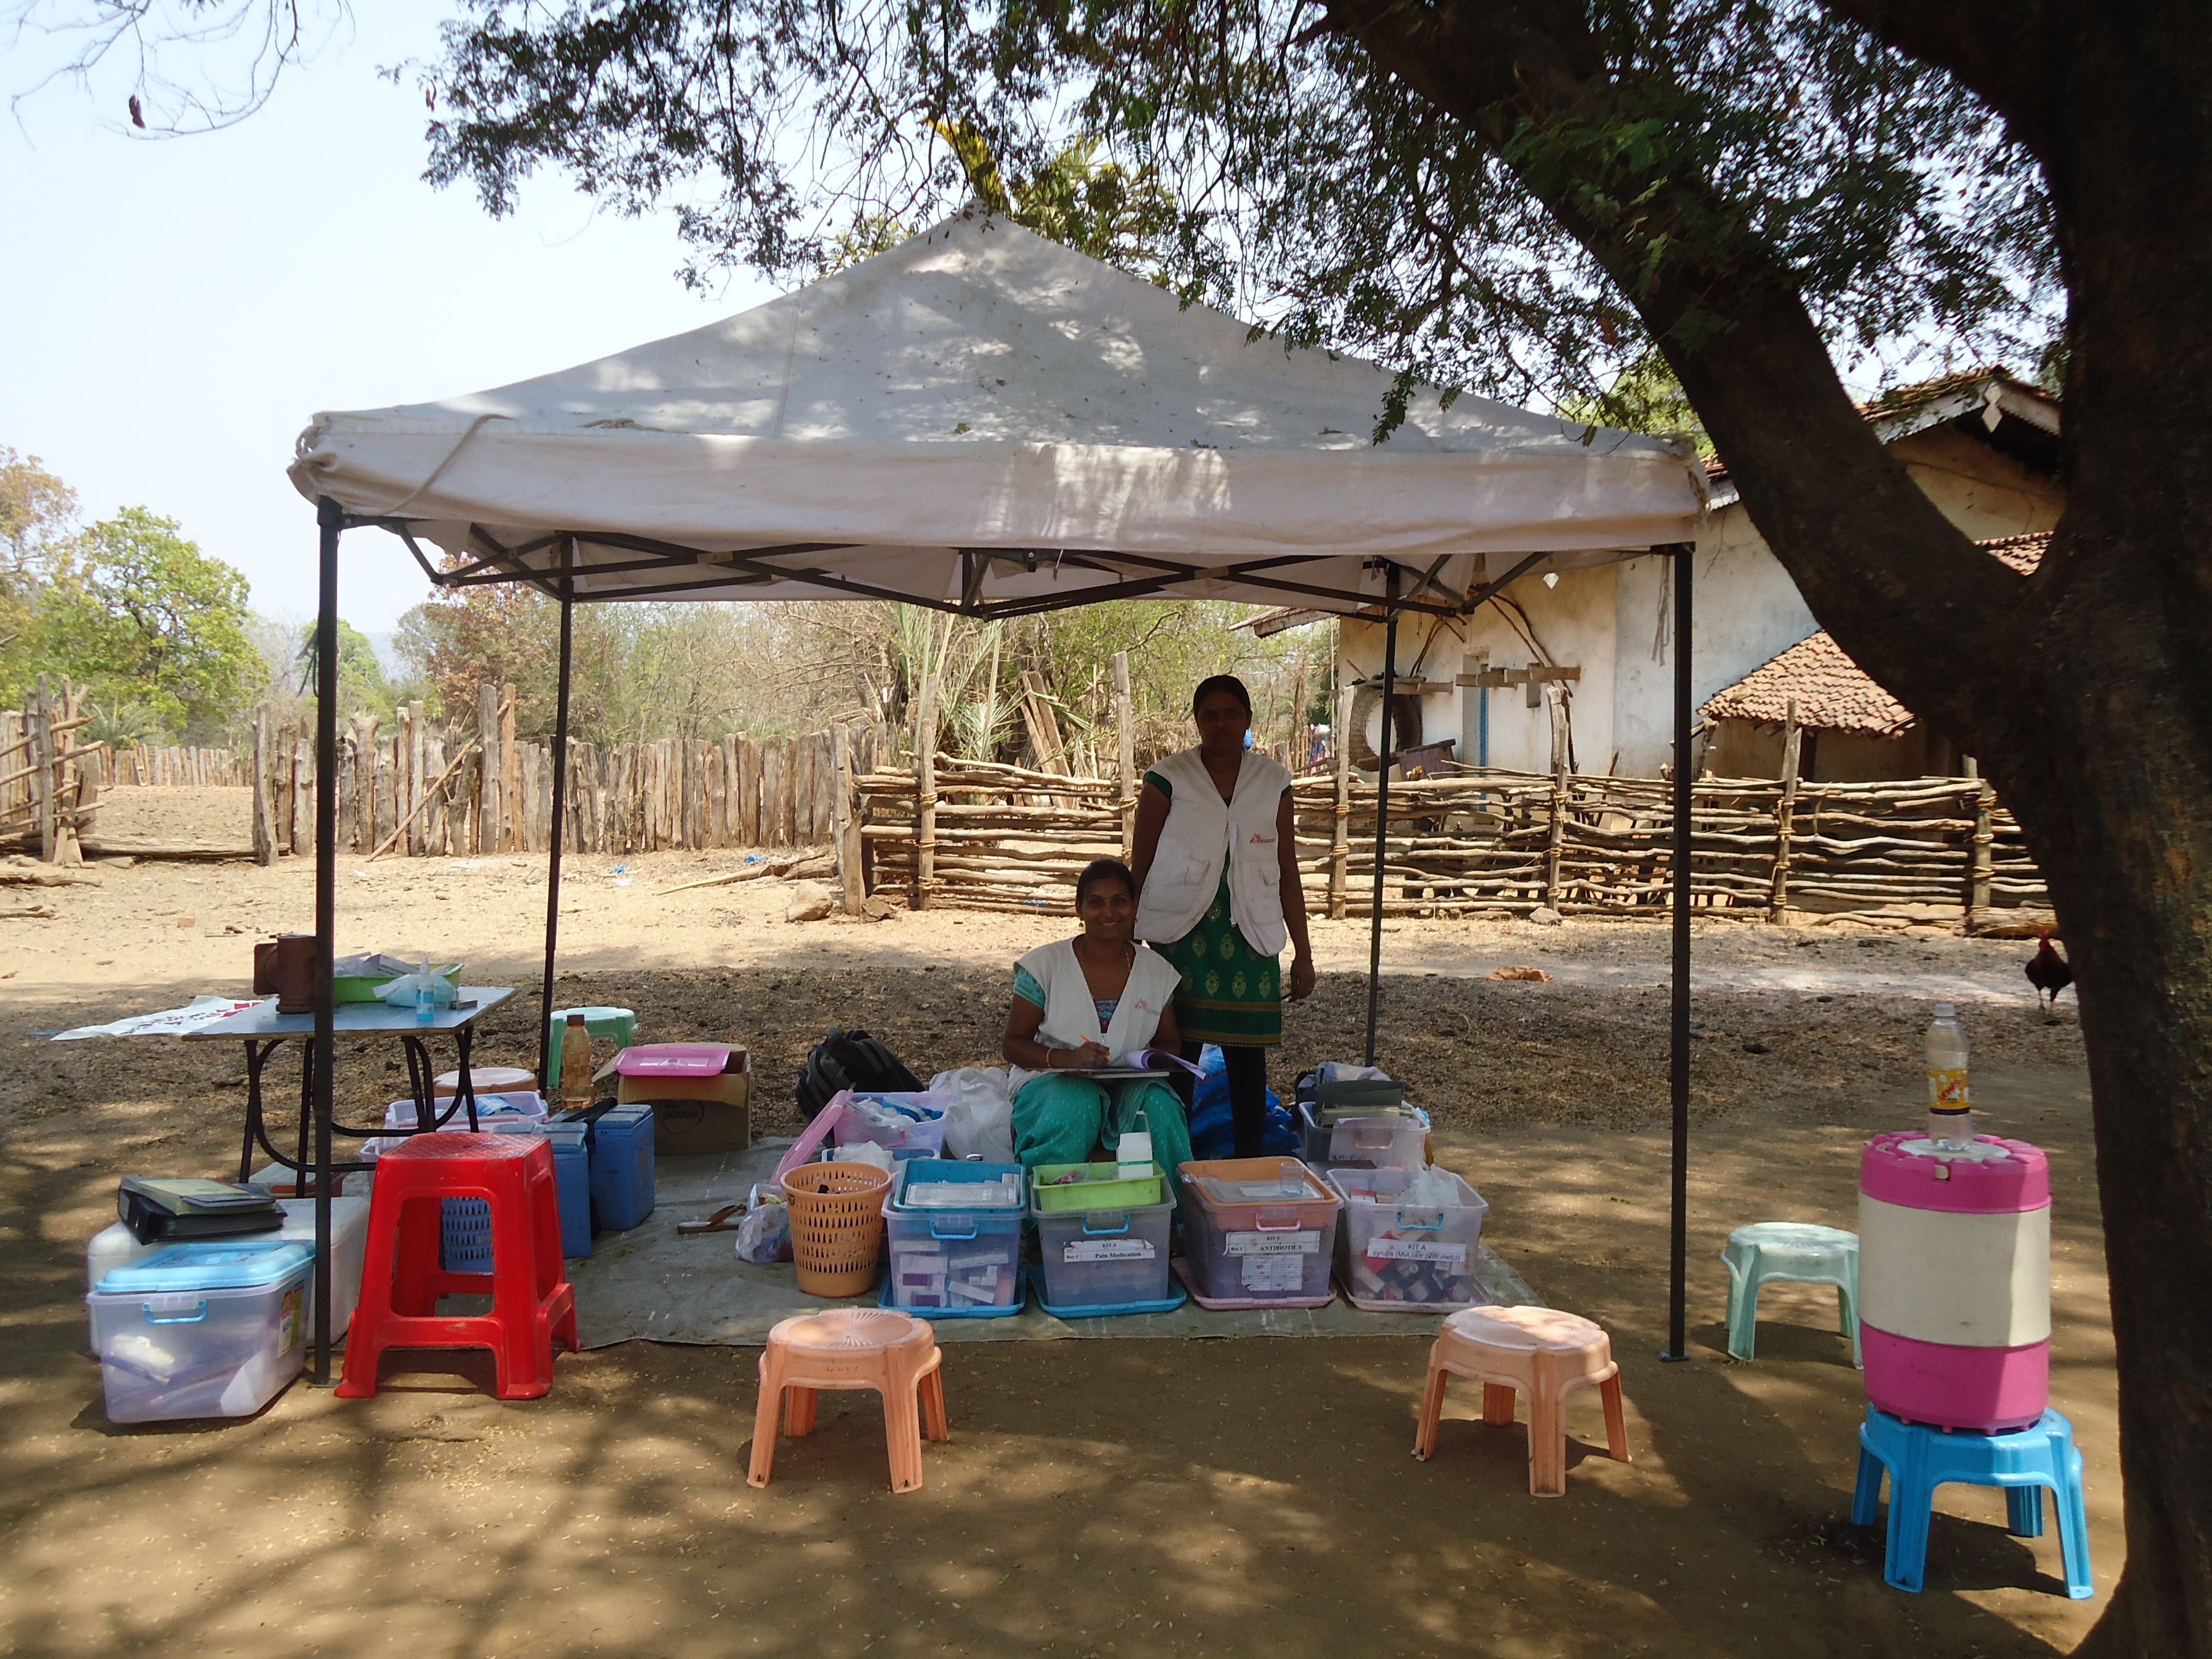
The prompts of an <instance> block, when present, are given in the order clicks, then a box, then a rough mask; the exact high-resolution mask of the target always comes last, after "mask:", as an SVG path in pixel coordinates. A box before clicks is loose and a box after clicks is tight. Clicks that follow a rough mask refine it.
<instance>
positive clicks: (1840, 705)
mask: <svg viewBox="0 0 2212 1659" xmlns="http://www.w3.org/2000/svg"><path fill="white" fill-rule="evenodd" d="M1975 545H1976V546H1978V547H1979V548H1981V549H1982V550H1984V552H1986V553H1988V554H1990V556H1992V557H1994V558H1996V559H1997V560H1999V561H2001V562H2002V563H2004V564H2005V565H2007V566H2008V567H2009V568H2011V569H2014V570H2015V571H2018V572H2019V573H2020V574H2021V575H2023V576H2029V575H2033V574H2035V569H2036V567H2037V566H2038V565H2039V564H2041V563H2042V562H2043V551H2044V550H2045V548H2047V547H2048V546H2050V545H2051V535H2050V532H2048V531H2045V532H2041V533H2039V534H2037V535H2033V536H2006V537H2002V538H1998V539H1997V540H1995V541H1986V542H1978V543H1976V544H1975ZM1792 697H1795V698H1796V699H1797V723H1798V724H1799V725H1800V726H1814V727H1816V728H1818V729H1820V730H1822V731H1828V732H1865V733H1867V734H1869V735H1870V736H1873V737H1878V738H1895V737H1901V736H1903V735H1904V734H1905V732H1906V731H1907V730H1909V729H1910V728H1911V726H1912V724H1913V722H1914V720H1915V719H1916V718H1917V717H1916V716H1915V715H1914V714H1913V712H1912V711H1911V709H1909V708H1906V707H1905V705H1904V704H1903V703H1901V702H1898V700H1897V699H1896V698H1895V697H1893V696H1890V695H1889V693H1888V692H1887V691H1885V690H1882V689H1881V686H1879V685H1877V684H1875V682H1874V679H1873V678H1872V677H1871V676H1870V675H1869V674H1868V672H1867V671H1866V670H1865V669H1863V668H1862V667H1860V666H1859V665H1858V664H1857V663H1856V662H1854V661H1853V660H1852V659H1850V657H1848V656H1846V655H1845V654H1844V648H1843V647H1841V646H1840V645H1838V644H1837V643H1836V642H1835V641H1834V640H1832V639H1831V638H1830V637H1829V636H1828V632H1827V630H1826V629H1821V630H1820V632H1819V633H1817V634H1814V635H1811V636H1810V637H1809V638H1807V639H1802V640H1800V641H1797V643H1796V644H1795V645H1793V646H1791V647H1790V648H1789V649H1788V650H1787V651H1784V652H1783V653H1780V654H1779V655H1778V656H1774V657H1771V658H1769V659H1767V660H1766V661H1765V662H1764V663H1761V664H1760V665H1759V666H1758V667H1756V668H1754V669H1753V670H1752V671H1751V672H1749V673H1748V674H1746V675H1745V676H1744V677H1743V678H1741V679H1740V680H1738V681H1737V682H1736V683H1735V684H1733V685H1730V686H1725V687H1723V689H1722V690H1718V691H1716V692H1715V693H1713V695H1712V696H1711V698H1710V699H1708V700H1707V702H1706V703H1705V708H1704V710H1703V716H1704V718H1705V719H1706V720H1757V721H1759V722H1760V723H1762V724H1764V725H1768V726H1779V725H1781V724H1782V723H1783V722H1784V721H1785V720H1788V719H1789V718H1790V698H1792Z"/></svg>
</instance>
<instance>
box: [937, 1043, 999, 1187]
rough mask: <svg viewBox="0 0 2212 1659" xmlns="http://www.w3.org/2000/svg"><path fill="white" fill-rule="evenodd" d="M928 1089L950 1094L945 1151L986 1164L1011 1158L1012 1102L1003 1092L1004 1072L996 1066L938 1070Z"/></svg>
mask: <svg viewBox="0 0 2212 1659" xmlns="http://www.w3.org/2000/svg"><path fill="white" fill-rule="evenodd" d="M929 1088H930V1092H931V1093H933V1094H943V1095H947V1096H950V1097H951V1103H950V1104H949V1105H947V1106H946V1107H945V1157H947V1158H981V1159H982V1160H983V1161H984V1162H985V1163H987V1164H1012V1162H1013V1161H1014V1106H1013V1102H1012V1100H1011V1099H1010V1098H1009V1097H1008V1096H1007V1093H1006V1072H1005V1071H1004V1070H1003V1069H1002V1068H1000V1067H999V1066H962V1067H960V1069H959V1070H957V1071H955V1072H939V1073H938V1074H937V1075H936V1076H935V1077H933V1078H932V1079H930V1080H929Z"/></svg>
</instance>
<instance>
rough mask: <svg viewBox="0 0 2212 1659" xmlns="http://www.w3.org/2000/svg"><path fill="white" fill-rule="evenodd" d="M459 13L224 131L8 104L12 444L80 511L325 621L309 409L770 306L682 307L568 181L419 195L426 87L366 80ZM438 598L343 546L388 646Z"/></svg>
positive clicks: (423, 45)
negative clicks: (145, 533)
mask: <svg viewBox="0 0 2212 1659" xmlns="http://www.w3.org/2000/svg"><path fill="white" fill-rule="evenodd" d="M446 11H447V8H446V7H444V6H443V5H441V4H439V3H436V0H378V3H376V4H374V5H368V6H362V7H359V8H357V13H356V21H355V23H354V25H353V26H352V27H351V28H350V29H349V30H348V31H347V32H346V33H344V34H343V35H342V36H341V37H340V38H338V39H337V40H335V41H333V42H332V43H331V45H330V46H327V47H326V48H325V49H324V50H323V51H322V52H319V55H318V56H317V57H316V58H315V59H314V60H313V62H312V63H311V64H308V65H307V67H305V68H304V69H301V70H293V71H290V72H289V74H288V76H287V77H286V78H285V79H284V81H283V82H282V83H281V84H280V86H279V88H278V90H277V94H276V98H275V100H274V101H273V102H272V103H271V104H270V106H269V107H268V108H266V109H264V111H262V112H260V113H259V114H258V115H256V116H254V117H252V118H251V119H249V120H247V121H246V122H245V123H243V124H242V125H239V126H237V127H235V128H233V129H231V130H229V131H224V132H218V133H214V134H210V135H207V136H204V137H190V138H179V139H167V140H162V141H159V142H154V141H149V140H147V139H144V138H143V137H139V138H133V137H128V136H125V134H124V133H121V132H118V131H114V130H113V128H112V125H110V124H111V123H112V122H113V121H114V119H115V118H118V117H120V116H121V115H122V114H123V108H122V102H123V94H124V93H125V91H127V88H125V87H123V86H121V85H120V84H119V83H118V85H117V86H116V87H115V88H112V89H111V88H95V89H94V92H93V93H92V94H85V93H82V92H80V91H78V90H77V89H76V88H73V87H70V86H66V85H56V86H53V87H50V88H47V89H46V90H45V91H43V92H40V93H39V94H36V95H35V96H34V97H33V98H31V99H29V100H27V101H25V102H23V103H21V105H19V106H17V108H16V110H15V118H14V119H13V120H12V121H10V120H8V119H7V118H6V115H5V112H4V110H0V246H4V247H5V250H6V251H5V252H4V254H0V315H4V316H5V318H6V319H7V326H6V331H5V332H6V336H7V343H6V346H5V347H4V349H0V445H7V446H9V447H13V448H15V449H16V450H19V451H21V452H23V453H29V454H35V455H37V456H39V457H40V458H41V459H43V460H44V461H45V463H46V466H47V467H48V469H49V470H51V471H53V472H56V473H58V475H59V476H60V477H62V478H63V479H64V480H65V481H66V482H68V483H70V484H71V485H73V486H74V487H75V488H76V490H77V492H78V494H79V495H80V496H81V497H82V505H83V508H84V511H85V513H86V514H87V515H88V517H90V518H100V517H104V516H106V514H108V513H112V512H114V511H115V509H116V508H117V507H123V506H144V507H150V508H152V509H153V510H154V511H155V512H157V513H164V514H166V515H167V516H168V517H171V518H173V519H176V520H180V521H181V522H182V524H183V526H184V530H185V534H186V535H188V536H190V537H191V538H193V539H194V540H196V541H197V542H198V544H200V546H201V548H202V549H203V550H205V551H207V552H209V553H211V554H214V555H215V556H217V557H220V558H222V559H225V560H228V562H230V563H232V564H234V565H235V566H237V567H238V568H240V570H243V571H244V572H245V573H246V576H247V577H248V579H249V580H251V581H252V584H253V605H254V607H255V609H257V610H258V611H262V612H263V613H264V614H265V615H269V616H275V617H307V616H310V615H312V614H313V611H314V606H315V566H314V548H315V528H314V513H313V508H312V507H309V505H308V504H307V501H304V500H302V499H301V497H300V496H299V495H297V494H296V493H295V491H294V490H293V489H292V486H291V484H290V483H289V482H288V481H287V480H286V478H285V477H284V467H285V465H286V463H287V462H288V461H289V459H291V453H292V441H293V439H294V438H295V436H296V435H297V434H298V433H299V431H300V428H301V427H303V426H305V425H306V424H307V419H308V417H309V416H312V415H313V413H314V412H315V411H316V410H322V409H363V408H377V407H380V406H382V405H385V404H398V403H414V402H419V401H422V400H424V399H427V398H436V397H442V396H446V395H448V394H451V393H454V392H469V391H474V390H477V389H478V388H481V387H485V386H498V385H501V384H504V383H505V382H507V381H509V380H520V379H522V378H524V377H525V376H527V375H531V374H540V373H543V372H545V371H548V370H550V369H554V368H563V367H566V366H568V365H569V364H571V363H575V362H584V361H587V360H589V359H591V358H593V357H597V356H604V355H605V354H606V353H608V352H611V351H616V350H619V349H622V348H623V347H625V346H629V345H635V344H636V343H640V342H642V341H646V340H652V339H657V338H659V337H662V336H664V335H668V334H673V333H678V332H680V331H683V330H685V329H690V328H696V327H698V326H700V325H702V324H704V323H707V322H709V321H711V320H713V319H714V318H716V317H718V316H722V315H725V314H727V313H731V312H735V311H740V310H743V309H744V308H746V307H749V306H751V305H755V304H757V303H758V302H759V301H762V300H763V299H766V298H768V297H769V295H770V292H771V291H770V290H769V289H767V288H766V287H765V286H764V285H754V284H750V283H745V282H739V283H735V284H733V285H732V287H731V288H730V289H728V290H727V291H726V292H725V293H724V294H722V295H720V296H719V297H718V298H716V299H714V300H712V301H702V300H699V299H697V298H696V297H694V296H693V295H691V294H690V292H689V291H688V290H686V289H684V288H683V287H682V285H681V284H679V283H678V282H677V281H676V279H675V276H674V274H673V273H674V271H675V270H676V268H677V266H678V264H679V263H680V262H681V260H682V258H683V251H682V248H681V246H680V245H679V244H678V240H677V238H676V234H675V232H674V229H673V227H672V225H671V224H670V223H669V222H666V221H665V220H647V221H628V220H623V219H620V218H617V217H614V216H595V215H594V214H593V212H592V207H591V204H589V203H588V202H586V200H584V199H583V198H582V197H578V196H576V195H574V194H573V193H571V192H570V191H568V190H567V188H566V187H565V186H564V185H561V184H559V183H558V182H557V181H554V180H550V179H548V180H544V181H541V182H540V183H539V184H538V185H535V186H533V188H532V192H531V194H530V195H529V196H528V197H526V200H525V203H524V204H523V208H522V210H521V211H520V212H519V213H518V214H517V215H515V216H513V217H512V218H508V219H505V220H497V221H495V220H493V219H490V218H489V217H488V216H486V215H485V214H484V212H483V210H482V209H481V208H480V207H479V206H478V205H477V201H476V198H475V196H474V195H473V193H472V192H471V191H468V190H467V189H466V188H465V187H462V188H456V189H453V190H449V191H442V192H441V191H434V190H432V189H431V188H430V187H429V186H428V185H426V184H423V183H422V180H421V178H420V175H421V173H422V164H423V159H424V146H423V138H422V127H423V121H424V113H425V112H424V110H423V106H422V94H420V93H419V92H418V91H416V89H415V88H414V87H413V86H412V85H411V84H410V83H406V82H403V83H402V84H400V85H398V86H393V85H392V84H390V83H388V82H385V81H383V80H380V78H378V76H377V75H376V72H375V71H376V69H377V67H378V66H379V65H380V64H392V63H395V62H398V61H400V60H402V59H404V58H410V57H424V56H428V54H429V53H430V52H432V51H433V50H434V49H435V43H436V36H435V27H436V23H437V21H438V19H439V18H440V16H441V15H445V14H446ZM39 49H40V43H38V42H36V41H35V40H33V41H30V42H27V43H25V44H24V45H23V46H19V48H18V50H17V51H16V52H14V53H12V54H9V55H8V56H6V57H0V92H10V93H12V92H15V91H19V90H21V88H22V87H23V86H25V85H26V84H27V83H28V82H30V81H31V80H33V79H34V78H35V73H34V71H35V67H36V66H35V62H34V54H35V53H36V52H37V51H38V50H39ZM110 104H112V105H113V106H114V107H112V108H110V107H108V106H109V105H110ZM427 593H428V583H427V582H425V581H424V580H423V579H422V574H421V573H420V572H419V571H418V570H416V568H415V565H414V562H413V561H412V560H410V558H409V557H408V556H407V554H406V551H405V550H404V549H403V548H402V547H401V546H400V545H399V544H398V542H397V541H396V540H394V539H393V538H391V537H389V536H386V535H384V534H382V533H381V532H375V531H359V532H354V533H352V534H350V535H349V536H348V537H347V538H345V544H344V563H343V574H342V579H341V608H342V610H343V613H344V616H345V617H346V620H347V621H349V622H350V623H353V624H354V625H355V626H356V627H358V628H361V629H363V630H365V631H368V632H370V633H378V634H380V633H383V632H385V631H386V630H388V629H390V628H391V627H392V624H393V623H394V622H395V621H397V620H398V617H399V615H400V613H401V612H403V611H405V610H406V609H407V608H408V607H409V606H410V605H415V604H416V603H418V602H419V601H420V600H421V599H423V598H424V597H425V596H426V595H427Z"/></svg>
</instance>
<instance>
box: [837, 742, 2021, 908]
mask: <svg viewBox="0 0 2212 1659" xmlns="http://www.w3.org/2000/svg"><path fill="white" fill-rule="evenodd" d="M932 782H933V793H934V796H935V800H934V803H933V805H928V807H927V811H925V810H924V795H925V791H924V787H923V781H922V779H921V777H920V776H919V775H918V774H917V773H916V772H915V771H910V770H904V769H898V770H890V769H886V770H882V771H878V772H873V773H863V774H861V775H858V776H856V777H855V779H854V788H855V791H856V793H857V795H858V798H859V800H860V804H861V809H862V810H861V811H860V814H859V821H858V825H857V828H858V831H859V839H860V857H861V869H862V878H863V883H864V885H865V889H866V891H868V892H877V891H883V892H886V893H904V894H906V895H908V896H909V897H910V899H911V902H914V903H915V905H916V906H917V907H918V908H921V907H927V906H928V905H933V904H945V905H957V906H960V907H963V908H984V909H1001V910H1034V909H1036V908H1041V907H1045V908H1054V909H1058V910H1066V909H1068V908H1071V907H1072V905H1073V899H1074V883H1075V878H1076V876H1077V874H1078V873H1079V872H1080V871H1081V870H1082V868H1083V866H1084V865H1085V863H1086V862H1088V861H1089V860H1091V859H1094V858H1103V857H1121V856H1124V855H1125V854H1126V852H1127V846H1128V836H1129V832H1130V825H1131V823H1132V821H1133V811H1132V810H1131V808H1132V806H1133V799H1132V797H1133V789H1132V787H1131V783H1130V781H1125V780H1122V779H1112V778H1095V777H1061V776H1058V775H1052V774H1048V773H1042V772H1035V771H1029V770H1025V769H1022V768H1018V767H1011V766H997V765H983V764H981V763H976V762H974V761H963V760H958V759H956V758H954V757H951V756H945V755H940V756H938V757H936V758H935V762H934V765H933V779H932ZM1692 794H1693V806H1692V814H1693V816H1692V875H1691V891H1692V902H1694V903H1695V904H1696V905H1698V906H1699V908H1703V909H1705V910H1709V911H1712V912H1717V913H1734V914H1736V915H1741V916H1742V917H1744V918H1745V919H1747V920H1750V919H1756V918H1758V917H1761V916H1765V917H1768V918H1777V919H1778V918H1779V917H1780V916H1781V915H1783V914H1784V912H1785V911H1788V910H1813V911H1820V912H1826V913H1829V914H1831V915H1843V916H1848V915H1896V914H1898V913H1899V911H1900V909H1901V908H1904V907H1935V908H1940V909H1949V910H1953V911H1955V912H1957V913H1959V914H1960V915H1964V916H1966V918H1967V920H1968V921H1969V922H1970V924H1973V925H1979V924H1981V923H1984V922H1995V921H2002V919H2003V916H2002V913H2004V912H2007V911H2017V910H2020V909H2021V908H2023V907H2037V908H2047V907H2048V905H2049V903H2050V898H2049V895H2048V893H2047V892H2046V890H2045V887H2044V884H2043V879H2042V877H2041V875H2040V873H2039V872H2038V871H2037V869H2036V867H2035V865H2034V862H2033V860H2032V859H2030V857H2029V856H2028V854H2027V848H2026V846H2025V844H2024V843H2023V842H2022V840H2021V834H2020V829H2019V826H2018V824H2017V823H2015V822H2014V820H2013V817H2012V815H2011V814H2010V813H2009V812H2008V811H2005V810H2004V809H2003V808H2002V806H2000V805H1998V804H1997V802H1996V796H1995V793H1994V792H1993V791H1992V790H1991V789H1990V787H1989V786H1988V785H1987V784H1985V783H1984V782H1983V781H1980V780H1978V779H1976V778H1972V777H1968V778H1924V779H1916V780H1910V781H1902V782H1894V783H1848V784H1846V783H1803V782H1798V783H1796V784H1794V785H1792V786H1787V787H1785V785H1784V784H1783V783H1781V782H1774V781H1760V780H1723V781H1701V782H1699V783H1698V784H1697V785H1696V786H1695V787H1694V789H1693V791H1692ZM1292 802H1293V808H1294V811H1295V814H1296V819H1297V836H1298V862H1299V867H1300V869H1301V871H1302V872H1304V884H1305V890H1306V901H1307V903H1308V905H1309V907H1310V908H1312V909H1314V910H1315V911H1316V912H1320V911H1324V910H1325V911H1326V912H1327V913H1328V915H1333V916H1339V917H1342V916H1365V915H1370V914H1371V912H1372V908H1373V894H1374V879H1375V855H1374V848H1375V816H1376V789H1375V787H1374V785H1372V784H1371V783H1367V782H1364V781H1358V780H1356V779H1349V778H1346V779H1341V780H1340V779H1334V778H1329V777H1325V776H1323V777H1303V778H1299V779H1297V781H1296V782H1295V784H1294V786H1293V793H1292ZM1389 813H1390V816H1389V834H1388V836H1386V838H1385V841H1384V853H1383V914H1384V915H1464V914H1468V913H1470V912H1473V911H1478V910H1491V911H1505V912H1509V913H1517V914H1525V913H1526V912H1528V911H1531V910H1534V909H1536V908H1538V907H1540V906H1545V907H1548V908H1552V909H1554V910H1557V911H1559V912H1560V913H1561V914H1563V915H1653V916H1656V915H1661V914H1663V912H1664V911H1665V908H1666V907H1667V905H1668V901H1669V898H1670V896H1671V892H1672V884H1673V876H1674V869H1673V866H1674V819H1673V804H1672V799H1671V786H1670V785H1669V784H1668V783H1667V782H1666V781H1662V780H1645V779H1632V778H1592V777H1583V776H1579V775H1573V774H1565V773H1562V774H1553V775H1543V774H1533V773H1521V772H1502V771H1483V772H1479V773H1470V774H1466V775H1456V776H1453V777H1449V778H1437V779H1414V780H1412V781H1405V782H1399V781H1393V782H1392V784H1391V786H1390V807H1389Z"/></svg>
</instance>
